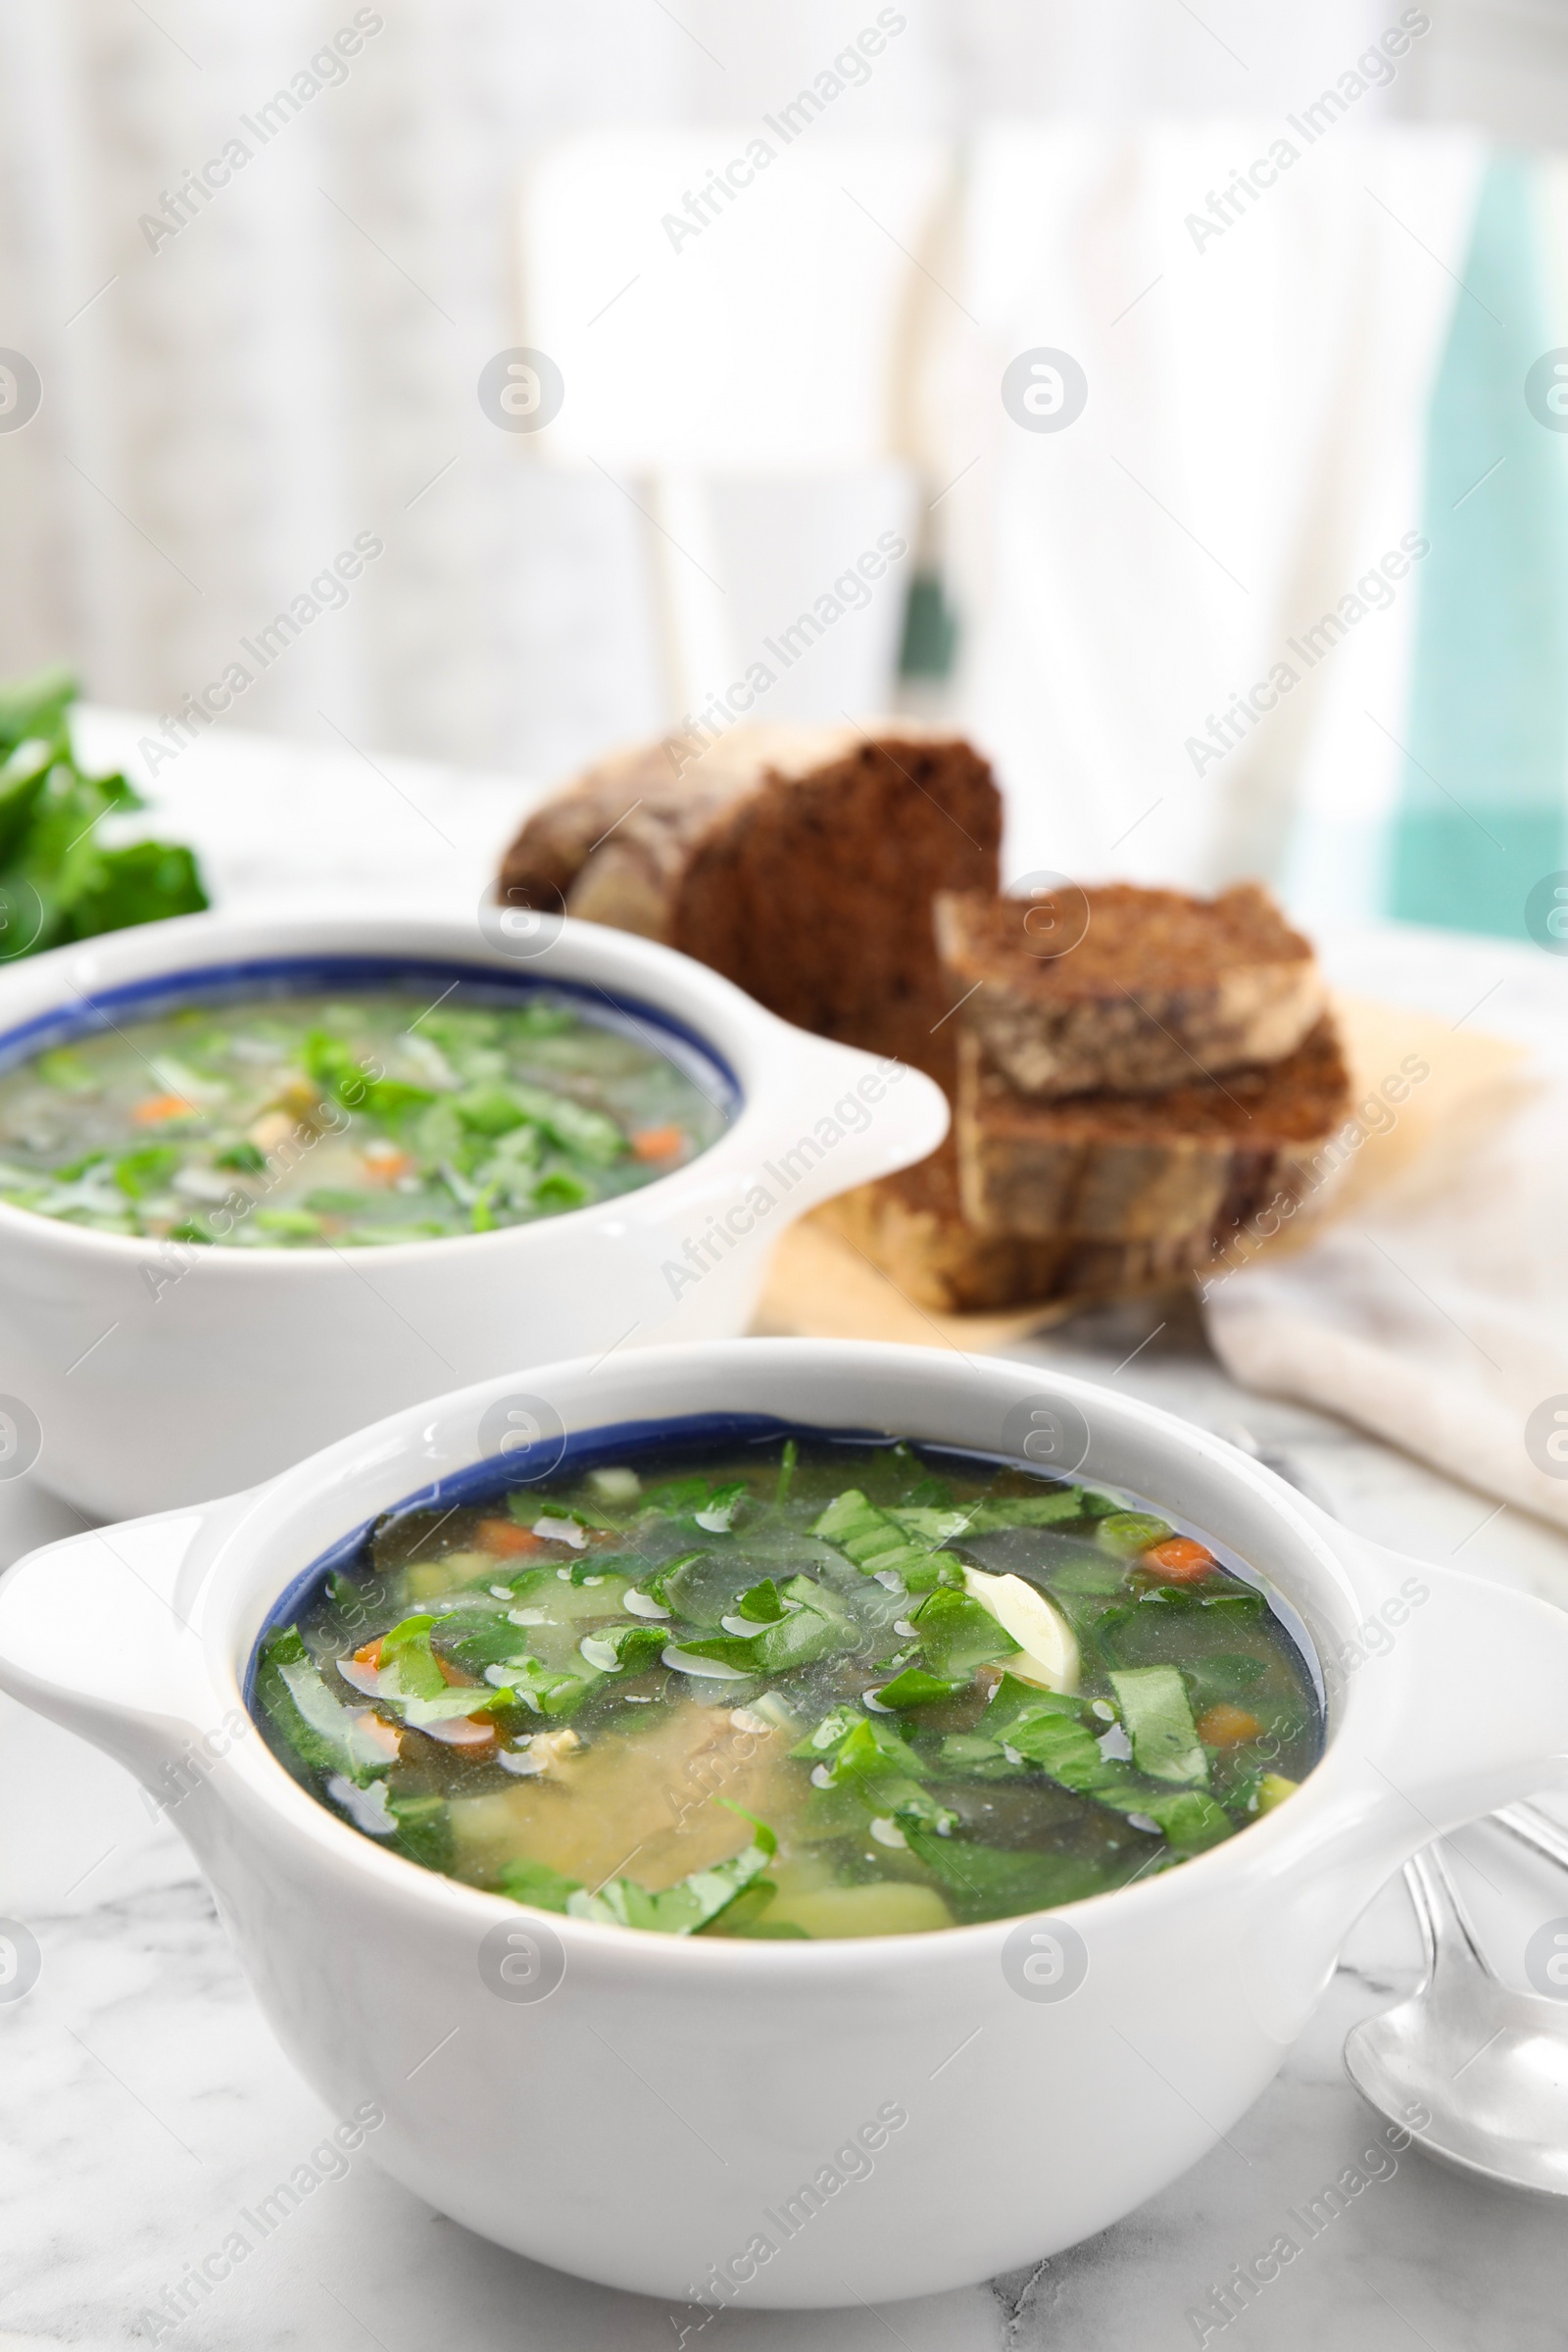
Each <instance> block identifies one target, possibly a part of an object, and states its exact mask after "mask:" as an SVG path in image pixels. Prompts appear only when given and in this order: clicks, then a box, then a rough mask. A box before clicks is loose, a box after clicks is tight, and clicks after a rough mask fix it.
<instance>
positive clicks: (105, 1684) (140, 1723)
mask: <svg viewBox="0 0 1568 2352" xmlns="http://www.w3.org/2000/svg"><path fill="white" fill-rule="evenodd" d="M241 1499H248V1497H246V1498H241V1497H233V1496H230V1497H226V1498H225V1499H224V1500H223V1501H221V1502H217V1503H209V1504H204V1505H202V1506H200V1507H193V1508H190V1509H186V1510H177V1511H160V1512H158V1513H156V1514H155V1515H153V1516H152V1517H150V1518H146V1519H127V1520H123V1521H122V1522H121V1523H120V1524H119V1525H118V1526H114V1527H104V1528H94V1529H92V1530H90V1531H89V1532H88V1533H87V1534H85V1535H80V1536H70V1537H67V1538H66V1539H65V1541H64V1542H63V1543H59V1544H45V1545H44V1546H43V1547H42V1548H41V1549H40V1550H38V1551H30V1552H27V1553H26V1554H25V1556H24V1557H23V1558H22V1559H20V1560H18V1561H17V1562H16V1564H15V1566H14V1567H12V1568H10V1569H9V1570H7V1572H6V1574H5V1576H4V1577H3V1578H0V1690H4V1691H9V1692H10V1694H11V1696H12V1697H13V1698H18V1699H20V1700H21V1701H22V1703H23V1704H24V1706H28V1707H32V1708H34V1709H35V1710H36V1712H37V1713H38V1714H40V1715H47V1716H48V1717H49V1718H50V1719H51V1720H52V1721H53V1722H55V1723H60V1724H64V1725H65V1727H66V1728H67V1730H68V1731H73V1732H77V1733H79V1734H80V1735H81V1737H82V1738H83V1739H85V1740H91V1741H92V1742H93V1744H94V1746H96V1747H101V1748H103V1749H105V1750H106V1751H107V1753H108V1754H110V1755H112V1756H113V1757H115V1759H116V1760H117V1762H119V1763H122V1764H123V1765H125V1766H127V1767H128V1769H129V1770H130V1771H131V1772H133V1773H135V1774H136V1775H137V1777H138V1778H139V1779H141V1780H144V1781H145V1780H148V1779H150V1778H152V1777H154V1776H156V1775H157V1774H158V1773H160V1772H161V1771H163V1770H164V1768H165V1767H166V1766H167V1765H168V1763H169V1762H170V1761H171V1760H172V1759H173V1758H176V1757H178V1756H179V1755H180V1754H181V1753H182V1752H183V1751H184V1749H185V1748H186V1747H187V1746H188V1744H189V1742H190V1740H191V1739H192V1737H193V1736H195V1737H197V1738H200V1737H202V1736H204V1735H206V1734H208V1733H210V1732H216V1731H218V1730H219V1729H220V1728H221V1716H222V1712H223V1703H222V1700H221V1696H220V1694H219V1692H218V1691H217V1689H216V1688H215V1686H214V1683H213V1680H212V1677H211V1675H210V1674H209V1672H208V1668H207V1663H206V1658H205V1654H204V1644H203V1642H202V1639H201V1636H200V1634H199V1633H198V1632H197V1631H196V1629H195V1626H194V1625H193V1623H192V1614H193V1604H194V1600H195V1594H194V1593H193V1592H192V1591H191V1590H190V1585H191V1580H190V1579H188V1578H183V1579H182V1577H181V1570H182V1569H183V1568H184V1567H185V1565H186V1562H187V1561H188V1560H190V1559H192V1558H193V1556H194V1555H196V1554H197V1553H198V1552H208V1551H209V1550H210V1544H211V1539H212V1538H213V1537H214V1536H216V1535H218V1534H219V1533H220V1532H221V1529H222V1527H223V1526H224V1524H225V1522H226V1520H227V1517H228V1516H229V1515H230V1514H231V1512H232V1510H233V1506H234V1503H235V1502H236V1501H238V1500H241ZM204 1537H205V1538H206V1539H208V1541H207V1542H205V1543H204V1542H199V1539H202V1538H204Z"/></svg>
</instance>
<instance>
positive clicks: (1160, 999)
mask: <svg viewBox="0 0 1568 2352" xmlns="http://www.w3.org/2000/svg"><path fill="white" fill-rule="evenodd" d="M936 925H937V940H938V944H939V947H940V950H941V954H942V958H943V963H944V966H945V968H946V971H947V975H948V979H949V983H950V986H951V992H952V995H951V1001H952V1002H953V1003H954V1004H958V1003H960V1002H961V1004H962V1007H963V1011H962V1019H963V1025H964V1027H965V1029H966V1030H967V1031H968V1032H969V1033H970V1034H971V1035H972V1036H974V1037H976V1038H978V1039H979V1040H980V1042H981V1044H982V1045H983V1046H984V1048H985V1050H986V1053H987V1054H988V1055H989V1056H990V1058H991V1060H992V1061H993V1062H994V1063H995V1064H996V1066H997V1068H998V1069H999V1070H1000V1071H1001V1072H1002V1074H1003V1075H1004V1076H1005V1078H1006V1079H1007V1080H1009V1081H1010V1083H1011V1084H1012V1085H1013V1086H1015V1087H1016V1088H1018V1089H1019V1090H1020V1091H1021V1092H1022V1093H1024V1094H1027V1095H1073V1094H1083V1093H1086V1092H1089V1091H1090V1090H1095V1091H1100V1090H1104V1089H1109V1090H1111V1091H1113V1092H1116V1093H1119V1094H1154V1093H1158V1092H1161V1091H1162V1090H1163V1089H1165V1088H1167V1087H1176V1086H1182V1085H1184V1084H1185V1083H1186V1082H1187V1081H1189V1080H1191V1079H1193V1078H1196V1077H1199V1076H1201V1074H1203V1073H1205V1072H1207V1073H1210V1074H1217V1075H1221V1076H1223V1074H1224V1073H1225V1071H1227V1070H1232V1069H1240V1068H1243V1067H1245V1066H1246V1065H1247V1064H1248V1063H1250V1062H1267V1061H1278V1060H1281V1059H1282V1058H1283V1057H1284V1056H1285V1055H1286V1054H1293V1053H1294V1052H1295V1051H1296V1049H1297V1047H1298V1046H1299V1045H1300V1044H1301V1042H1302V1040H1303V1039H1304V1038H1305V1037H1306V1035H1307V1033H1308V1031H1309V1030H1310V1029H1311V1028H1312V1027H1313V1025H1314V1023H1315V1022H1317V1021H1318V1020H1319V1019H1320V1018H1321V1016H1322V1013H1323V1009H1324V1005H1325V1003H1326V997H1325V992H1324V985H1323V979H1322V975H1321V973H1320V972H1319V970H1318V966H1317V962H1316V959H1315V957H1314V956H1313V954H1312V950H1311V948H1310V946H1309V945H1308V944H1307V942H1306V941H1305V940H1304V939H1302V938H1301V936H1300V934H1299V932H1296V931H1293V930H1292V929H1291V927H1290V925H1289V924H1288V923H1287V922H1286V920H1285V917H1284V915H1283V914H1282V913H1281V912H1280V910H1279V908H1278V907H1276V906H1275V904H1274V901H1273V900H1272V899H1271V898H1270V897H1269V895H1268V893H1267V891H1266V890H1263V889H1261V888H1260V887H1259V885H1258V884H1256V883H1254V882H1247V883H1241V884H1238V885H1237V886H1236V887H1235V888H1234V889H1231V890H1226V891H1222V892H1221V893H1220V895H1219V896H1218V897H1217V898H1214V899H1197V898H1190V897H1189V896H1188V895H1187V894H1186V893H1185V892H1183V891H1176V890H1144V889H1138V888H1136V887H1134V886H1133V885H1132V884H1130V883H1106V884H1102V885H1098V886H1096V887H1094V888H1091V889H1088V890H1082V889H1079V888H1078V886H1077V885H1076V884H1071V883H1069V884H1065V885H1063V886H1061V887H1060V888H1058V889H1057V890H1055V891H1054V892H1052V893H1050V894H1049V895H1047V896H1043V897H1041V898H1038V899H1028V898H1004V899H998V898H988V897H986V896H985V895H984V894H983V893H980V892H968V893H965V894H963V895H962V896H949V895H944V896H943V897H942V898H941V899H939V900H938V902H937V907H936Z"/></svg>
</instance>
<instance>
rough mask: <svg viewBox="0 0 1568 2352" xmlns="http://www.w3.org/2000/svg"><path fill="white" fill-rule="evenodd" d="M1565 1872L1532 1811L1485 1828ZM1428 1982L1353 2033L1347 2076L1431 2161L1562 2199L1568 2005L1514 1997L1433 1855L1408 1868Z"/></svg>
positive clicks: (1432, 1849) (1567, 2133)
mask: <svg viewBox="0 0 1568 2352" xmlns="http://www.w3.org/2000/svg"><path fill="white" fill-rule="evenodd" d="M1493 1818H1494V1819H1495V1820H1496V1821H1497V1822H1499V1823H1500V1824H1501V1826H1502V1827H1503V1828H1504V1829H1506V1830H1508V1831H1509V1832H1511V1834H1512V1835H1513V1836H1514V1837H1516V1838H1522V1839H1523V1840H1524V1842H1525V1843H1526V1844H1528V1845H1530V1846H1533V1847H1534V1848H1535V1850H1536V1851H1537V1852H1538V1853H1544V1854H1546V1855H1548V1856H1549V1857H1550V1859H1551V1860H1553V1861H1555V1862H1560V1863H1563V1864H1564V1865H1565V1866H1568V1837H1565V1836H1564V1834H1563V1832H1562V1831H1561V1830H1559V1829H1558V1828H1557V1826H1556V1824H1555V1823H1554V1822H1552V1821H1550V1820H1548V1819H1547V1817H1546V1816H1545V1815H1544V1814H1542V1813H1538V1812H1537V1811H1536V1809H1535V1808H1534V1807H1533V1806H1525V1805H1518V1806H1509V1807H1508V1808H1507V1809H1506V1810H1505V1811H1503V1812H1500V1813H1497V1814H1495V1815H1494V1817H1493ZM1404 1877H1405V1884H1406V1886H1407V1887H1408V1888H1409V1891H1410V1898H1411V1901H1412V1902H1413V1904H1414V1906H1415V1913H1416V1917H1417V1919H1418V1920H1419V1922H1420V1926H1421V1936H1422V1941H1423V1943H1424V1944H1425V1946H1426V1954H1427V1974H1426V1977H1425V1979H1424V1980H1423V1982H1422V1983H1421V1985H1419V1986H1418V1987H1417V1989H1416V1990H1415V1992H1414V1993H1412V1994H1411V1996H1410V1998H1409V1999H1408V2000H1407V2001H1401V2002H1400V2003H1399V2004H1398V2006H1397V2008H1394V2009H1386V2010H1385V2011H1384V2012H1383V2014H1382V2016H1381V2017H1372V2018H1368V2019H1367V2020H1366V2022H1365V2024H1363V2025H1359V2026H1356V2027H1353V2028H1352V2030H1351V2032H1350V2033H1349V2034H1348V2036H1347V2038H1346V2043H1345V2065H1346V2071H1347V2073H1348V2075H1349V2078H1350V2080H1351V2082H1353V2083H1354V2084H1355V2086H1356V2088H1357V2090H1359V2091H1360V2092H1361V2094H1362V2096H1363V2098H1366V2099H1368V2100H1370V2102H1371V2103H1372V2105H1373V2106H1374V2107H1376V2108H1378V2109H1379V2110H1380V2111H1381V2112H1382V2113H1383V2114H1384V2115H1386V2116H1388V2117H1389V2119H1390V2121H1391V2122H1393V2123H1395V2124H1397V2125H1398V2126H1399V2128H1400V2129H1401V2130H1406V2131H1407V2130H1409V2129H1410V2128H1411V2116H1412V2114H1413V2113H1415V2112H1417V2111H1419V2110H1420V2109H1422V2108H1424V2109H1425V2110H1426V2111H1427V2113H1428V2114H1429V2115H1430V2117H1431V2122H1430V2123H1429V2124H1427V2125H1425V2126H1423V2128H1422V2129H1421V2131H1419V2132H1418V2133H1417V2134H1416V2142H1417V2145H1419V2146H1420V2147H1422V2148H1424V2149H1425V2150H1426V2152H1427V2154H1428V2155H1430V2156H1438V2157H1442V2158H1443V2159H1444V2160H1445V2161H1446V2163H1448V2164H1453V2165H1457V2166H1459V2167H1460V2168H1461V2170H1463V2171H1465V2172H1469V2173H1479V2174H1481V2175H1482V2176H1483V2177H1484V2178H1485V2179H1487V2180H1496V2181H1501V2182H1504V2183H1506V2184H1508V2185H1509V2186H1512V2187H1517V2188H1532V2189H1540V2190H1544V2191H1546V2192H1548V2193H1549V2194H1551V2195H1555V2196H1568V2001H1554V2000H1547V1999H1544V1998H1542V1997H1541V1996H1539V1995H1538V1994H1535V1993H1525V1992H1513V1991H1510V1989H1509V1988H1508V1986H1507V1985H1504V1984H1502V1983H1501V1981H1500V1980H1499V1979H1498V1978H1497V1977H1496V1975H1495V1973H1494V1971H1493V1970H1492V1968H1491V1967H1490V1966H1489V1965H1488V1962H1487V1960H1486V1958H1485V1956H1484V1955H1483V1953H1482V1950H1481V1947H1480V1945H1479V1944H1478V1942H1477V1941H1476V1934H1475V1930H1474V1928H1473V1927H1472V1926H1471V1924H1470V1919H1469V1916H1468V1914H1467V1912H1466V1910H1465V1907H1464V1904H1463V1902H1462V1900H1461V1899H1460V1896H1459V1892H1458V1889H1457V1887H1455V1886H1454V1884H1453V1880H1452V1878H1451V1877H1450V1876H1449V1873H1448V1868H1447V1865H1446V1862H1445V1861H1444V1859H1443V1856H1442V1854H1441V1853H1440V1852H1439V1850H1438V1848H1437V1847H1436V1846H1435V1845H1433V1846H1428V1847H1427V1848H1426V1850H1425V1851H1424V1852H1422V1853H1419V1854H1417V1855H1415V1857H1414V1858H1413V1859H1412V1860H1411V1861H1409V1862H1407V1863H1406V1864H1405V1869H1404Z"/></svg>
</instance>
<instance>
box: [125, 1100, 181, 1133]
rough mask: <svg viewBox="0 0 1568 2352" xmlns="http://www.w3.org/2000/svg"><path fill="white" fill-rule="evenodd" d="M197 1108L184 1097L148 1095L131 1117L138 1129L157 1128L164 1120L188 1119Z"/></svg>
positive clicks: (136, 1106) (135, 1107) (137, 1105)
mask: <svg viewBox="0 0 1568 2352" xmlns="http://www.w3.org/2000/svg"><path fill="white" fill-rule="evenodd" d="M195 1107H196V1105H195V1104H194V1103H187V1102H186V1100H185V1098H184V1096H183V1095H148V1096H147V1097H146V1099H145V1101H143V1102H140V1103H136V1105H135V1106H134V1108H133V1109H132V1111H131V1114H130V1115H131V1118H132V1119H133V1120H134V1122H135V1124H136V1125H137V1126H138V1127H156V1126H157V1125H158V1123H159V1121H160V1120H162V1119H184V1118H188V1117H189V1116H190V1114H191V1112H192V1111H193V1110H194V1109H195Z"/></svg>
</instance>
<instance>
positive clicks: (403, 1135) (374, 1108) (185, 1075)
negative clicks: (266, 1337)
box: [0, 983, 726, 1250]
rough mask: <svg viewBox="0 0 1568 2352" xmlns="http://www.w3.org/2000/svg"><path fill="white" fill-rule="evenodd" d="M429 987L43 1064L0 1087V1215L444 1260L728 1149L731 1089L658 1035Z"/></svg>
mask: <svg viewBox="0 0 1568 2352" xmlns="http://www.w3.org/2000/svg"><path fill="white" fill-rule="evenodd" d="M435 985H436V984H435V983H432V984H431V986H427V987H420V988H417V989H416V988H410V987H408V986H406V985H405V986H404V987H401V988H399V987H387V988H380V987H377V988H375V989H373V990H369V989H367V990H357V991H352V992H349V993H345V994H331V995H326V994H315V995H304V994H301V995H283V994H276V995H270V996H262V995H256V996H252V997H248V998H243V999H235V1000H234V1001H232V1002H226V1001H219V1002H212V1003H206V1004H202V1005H188V1006H185V1007H184V1008H182V1009H180V1010H177V1011H171V1012H166V1013H163V1014H162V1015H160V1016H158V1017H155V1018H151V1019H144V1020H132V1019H129V1018H127V1019H126V1021H125V1022H124V1023H123V1025H122V1026H119V1027H114V1026H111V1027H106V1028H103V1029H100V1030H97V1031H96V1032H95V1033H93V1034H91V1035H88V1036H85V1037H82V1038H79V1039H77V1040H75V1041H74V1042H73V1043H71V1044H68V1045H62V1046H57V1047H55V1048H54V1049H53V1050H52V1051H50V1052H48V1053H43V1054H37V1055H36V1056H35V1057H34V1058H33V1059H31V1060H29V1061H26V1062H24V1063H21V1064H20V1065H19V1066H17V1067H16V1068H13V1069H10V1070H8V1071H5V1072H4V1073H3V1074H0V1200H3V1201H8V1202H9V1203H10V1204H11V1205H12V1206H13V1207H17V1208H29V1209H35V1210H37V1211H38V1212H39V1214H41V1215H43V1216H46V1217H57V1218H60V1219H62V1220H64V1221H65V1222H67V1223H69V1224H73V1225H85V1226H89V1227H91V1228H92V1229H93V1230H94V1231H95V1232H99V1233H118V1234H132V1235H137V1234H146V1235H158V1236H167V1237H168V1238H170V1239H171V1240H173V1241H179V1242H198V1243H201V1242H212V1243H219V1244H221V1245H224V1246H226V1247H229V1248H234V1249H252V1250H288V1249H302V1248H305V1249H308V1248H311V1247H318V1248H319V1247H323V1246H333V1247H336V1248H348V1247H351V1246H355V1245H366V1244H376V1243H387V1242H412V1241H422V1240H433V1239H436V1238H438V1237H440V1236H443V1235H450V1234H460V1233H486V1232H489V1231H490V1230H491V1229H492V1228H493V1227H496V1226H502V1225H521V1224H527V1223H529V1222H531V1221H532V1220H533V1219H534V1218H537V1217H548V1216H554V1215H556V1214H558V1213H559V1212H560V1211H561V1210H563V1209H569V1208H580V1207H582V1206H584V1205H585V1204H586V1203H588V1202H590V1201H603V1200H606V1199H608V1198H610V1197H611V1196H612V1195H613V1194H616V1193H625V1192H630V1191H631V1190H633V1189H634V1188H635V1187H637V1186H639V1185H644V1184H647V1183H649V1182H651V1180H652V1179H653V1178H655V1177H657V1176H662V1175H665V1174H667V1173H668V1172H669V1171H670V1170H671V1169H674V1168H678V1167H680V1166H681V1165H683V1163H684V1162H685V1161H687V1160H689V1159H691V1158H692V1157H694V1156H695V1154H696V1153H698V1152H703V1151H706V1150H707V1148H708V1147H709V1145H710V1144H711V1143H712V1142H714V1140H715V1139H716V1137H717V1136H718V1135H719V1133H720V1132H721V1131H722V1129H723V1127H724V1124H725V1117H726V1113H725V1110H724V1108H723V1107H722V1106H721V1097H722V1092H723V1089H722V1085H721V1084H720V1083H715V1080H714V1077H710V1078H708V1080H707V1085H706V1090H705V1086H704V1085H703V1084H699V1082H698V1072H699V1069H700V1066H701V1065H700V1057H699V1056H697V1055H696V1054H684V1055H683V1057H682V1058H677V1057H676V1055H677V1053H678V1052H679V1051H680V1050H679V1049H678V1048H677V1047H676V1044H675V1041H674V1040H672V1039H665V1038H663V1037H662V1033H660V1032H659V1031H656V1030H655V1029H653V1028H652V1027H650V1026H649V1025H648V1024H647V1023H646V1022H642V1021H634V1020H632V1019H631V1018H629V1017H627V1016H622V1015H620V1014H618V1013H616V1012H614V1011H613V1009H612V1008H607V1009H606V1010H605V1011H604V1012H603V1013H601V1012H600V1011H599V1010H598V1008H597V1007H593V1008H589V1009H584V1008H582V1007H580V1005H579V1003H578V1001H577V1000H576V999H574V998H570V997H567V996H565V995H564V994H561V993H558V992H553V991H550V990H548V989H539V990H537V991H530V992H529V993H528V994H527V995H525V996H522V997H520V998H519V997H518V996H517V995H515V994H514V995H513V996H512V997H511V998H510V1000H508V999H506V998H505V997H504V996H502V995H501V992H499V991H497V992H489V991H487V990H486V989H485V988H484V987H483V986H482V985H479V984H470V983H462V984H460V985H459V986H458V987H456V988H451V989H448V991H447V992H446V994H445V995H444V996H442V997H439V999H438V1000H437V1001H436V1002H434V1003H432V990H433V988H434V987H435ZM492 994H494V995H496V996H500V997H501V1001H499V1002H492V1001H487V998H488V997H489V996H490V995H492ZM715 1077H716V1074H715Z"/></svg>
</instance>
